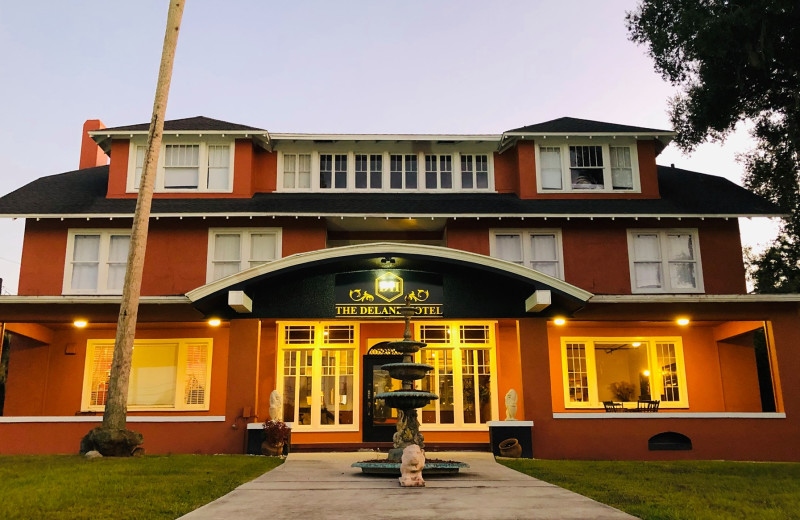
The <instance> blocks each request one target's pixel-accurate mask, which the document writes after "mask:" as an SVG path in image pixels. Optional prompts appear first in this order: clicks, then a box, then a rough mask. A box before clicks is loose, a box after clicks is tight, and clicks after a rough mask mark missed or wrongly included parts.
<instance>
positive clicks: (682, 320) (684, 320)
mask: <svg viewBox="0 0 800 520" xmlns="http://www.w3.org/2000/svg"><path fill="white" fill-rule="evenodd" d="M688 324H689V318H678V325H688Z"/></svg>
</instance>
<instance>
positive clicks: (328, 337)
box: [322, 325, 355, 344]
mask: <svg viewBox="0 0 800 520" xmlns="http://www.w3.org/2000/svg"><path fill="white" fill-rule="evenodd" d="M322 334H323V336H324V338H323V341H324V342H325V343H326V344H334V343H353V341H354V340H355V339H354V338H355V328H354V327H353V326H352V325H325V328H324V329H323V332H322Z"/></svg>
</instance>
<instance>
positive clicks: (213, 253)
mask: <svg viewBox="0 0 800 520" xmlns="http://www.w3.org/2000/svg"><path fill="white" fill-rule="evenodd" d="M280 257H281V230H280V229H279V228H251V229H231V228H216V229H215V228H212V229H210V230H209V233H208V270H207V275H206V280H207V281H208V282H209V283H210V282H213V281H215V280H219V279H220V278H225V277H226V276H230V275H232V274H236V273H238V272H239V271H243V270H245V269H249V268H251V267H256V266H257V265H261V264H264V263H266V262H271V261H272V260H276V259H278V258H280Z"/></svg>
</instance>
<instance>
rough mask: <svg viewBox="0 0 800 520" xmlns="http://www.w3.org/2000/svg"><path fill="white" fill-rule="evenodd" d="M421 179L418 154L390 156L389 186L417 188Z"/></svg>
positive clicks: (406, 188) (402, 188)
mask: <svg viewBox="0 0 800 520" xmlns="http://www.w3.org/2000/svg"><path fill="white" fill-rule="evenodd" d="M418 180H419V157H418V156H417V155H416V154H402V155H401V154H392V155H390V156H389V188H390V189H392V190H416V189H417V182H418Z"/></svg>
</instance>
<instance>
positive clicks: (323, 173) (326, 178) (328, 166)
mask: <svg viewBox="0 0 800 520" xmlns="http://www.w3.org/2000/svg"><path fill="white" fill-rule="evenodd" d="M332 181H333V156H331V155H320V156H319V187H320V188H330V187H332V186H333V184H331V182H332Z"/></svg>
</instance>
